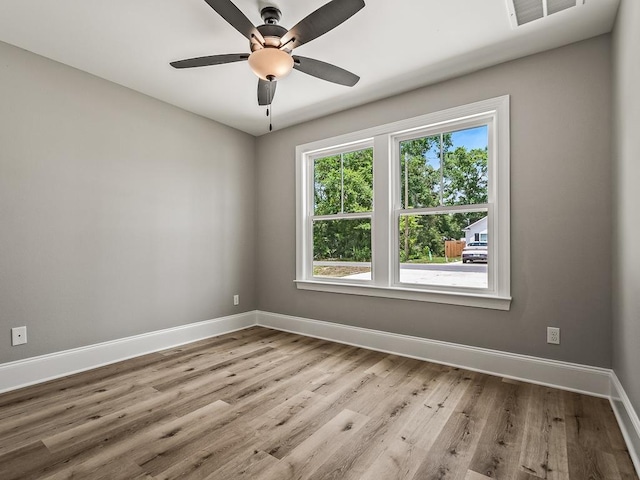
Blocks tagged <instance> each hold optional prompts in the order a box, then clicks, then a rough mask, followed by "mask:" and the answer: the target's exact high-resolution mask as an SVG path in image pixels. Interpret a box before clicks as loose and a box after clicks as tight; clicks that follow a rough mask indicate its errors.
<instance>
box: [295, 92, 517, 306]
mask: <svg viewBox="0 0 640 480" xmlns="http://www.w3.org/2000/svg"><path fill="white" fill-rule="evenodd" d="M485 124H487V125H489V152H490V155H489V158H488V180H489V181H488V185H489V189H488V202H487V203H486V204H484V205H482V206H481V207H482V208H486V210H487V212H488V214H489V219H488V222H487V223H488V228H487V234H488V237H489V246H488V254H489V259H490V260H489V264H488V281H489V285H488V288H486V289H478V288H463V287H441V286H434V285H417V284H407V283H404V284H403V283H399V281H398V280H399V279H398V274H399V258H398V255H397V245H398V238H399V233H398V232H397V231H396V230H397V228H396V226H397V225H398V223H397V222H398V218H399V215H400V212H401V210H400V205H399V199H400V195H399V184H398V185H396V183H398V182H396V181H395V180H396V179H398V178H400V177H399V172H398V170H399V168H400V162H399V161H398V158H397V153H396V152H399V148H398V145H399V142H400V141H401V140H404V139H407V138H417V137H420V136H424V135H423V133H426V134H427V135H431V134H433V133H439V132H448V131H452V130H459V129H463V128H471V127H472V126H478V125H485ZM371 145H373V149H374V151H373V184H374V185H373V192H374V193H373V212H372V218H371V222H372V230H371V231H372V238H371V246H372V257H373V258H372V279H371V280H350V279H344V278H337V279H336V278H319V277H314V276H313V232H312V219H313V215H314V212H313V208H314V198H313V193H314V192H313V188H314V185H313V161H314V159H316V158H321V157H324V156H329V155H334V154H337V153H341V152H348V151H354V150H358V149H361V148H367V147H369V146H371ZM509 155H510V143H509V96H508V95H505V96H502V97H497V98H492V99H488V100H483V101H480V102H475V103H472V104H469V105H463V106H459V107H454V108H450V109H447V110H443V111H440V112H434V113H429V114H426V115H421V116H419V117H415V118H410V119H407V120H402V121H399V122H394V123H390V124H387V125H381V126H378V127H374V128H369V129H366V130H362V131H358V132H353V133H348V134H345V135H340V136H338V137H333V138H328V139H323V140H319V141H316V142H311V143H307V144H304V145H299V146H298V147H296V280H295V283H296V286H297V288H299V289H304V290H316V291H322V292H332V293H344V294H355V295H366V296H376V297H387V298H398V299H405V300H418V301H427V302H436V303H447V304H453V305H464V306H472V307H481V308H492V309H497V310H509V308H510V305H511V265H510V261H511V252H510V218H509V217H510V185H509V183H510V182H509V178H510V172H509V163H510V159H509ZM476 207H480V206H474V208H473V210H474V211H476V210H477V208H476ZM414 210H415V211H416V212H419V211H421V210H428V211H429V212H430V213H452V212H463V211H465V210H470V208H469V206H465V205H460V206H441V207H436V208H430V209H414ZM344 215H345V216H349V215H352V214H344ZM355 215H357V214H355Z"/></svg>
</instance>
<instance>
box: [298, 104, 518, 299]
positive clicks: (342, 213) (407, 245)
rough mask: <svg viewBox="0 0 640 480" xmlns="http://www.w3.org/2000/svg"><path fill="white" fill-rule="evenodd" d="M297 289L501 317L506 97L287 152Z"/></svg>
mask: <svg viewBox="0 0 640 480" xmlns="http://www.w3.org/2000/svg"><path fill="white" fill-rule="evenodd" d="M296 180H297V181H296V185H297V257H296V261H297V262H296V263H297V265H296V283H297V286H298V288H302V289H308V290H320V291H328V292H336V293H346V294H357V295H370V296H383V297H392V298H403V299H411V300H421V301H432V302H439V303H451V304H457V305H469V306H477V307H485V308H496V309H504V310H506V309H509V305H510V300H511V298H510V251H509V247H510V245H509V98H508V97H507V96H505V97H499V98H496V99H491V100H485V101H482V102H477V103H474V104H471V105H466V106H462V107H456V108H452V109H449V110H446V111H442V112H437V113H432V114H428V115H424V116H421V117H418V118H413V119H409V120H405V121H401V122H396V123H393V124H390V125H384V126H380V127H376V128H373V129H369V130H366V131H361V132H355V133H352V134H348V135H343V136H340V137H336V138H332V139H326V140H321V141H318V142H314V143H310V144H306V145H301V146H299V147H298V148H297V149H296Z"/></svg>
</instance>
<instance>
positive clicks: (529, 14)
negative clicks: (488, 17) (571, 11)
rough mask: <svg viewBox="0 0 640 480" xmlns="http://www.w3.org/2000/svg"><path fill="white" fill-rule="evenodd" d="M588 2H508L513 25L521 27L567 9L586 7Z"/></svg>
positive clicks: (564, 0) (518, 0)
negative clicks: (579, 6)
mask: <svg viewBox="0 0 640 480" xmlns="http://www.w3.org/2000/svg"><path fill="white" fill-rule="evenodd" d="M585 1H586V0H507V5H508V7H509V15H510V16H511V24H512V25H513V27H514V28H515V27H519V26H521V25H524V24H526V23H529V22H533V21H534V20H540V19H541V18H544V17H547V16H549V15H553V14H554V13H558V12H561V11H563V10H566V9H567V8H571V7H575V6H578V5H584V3H585Z"/></svg>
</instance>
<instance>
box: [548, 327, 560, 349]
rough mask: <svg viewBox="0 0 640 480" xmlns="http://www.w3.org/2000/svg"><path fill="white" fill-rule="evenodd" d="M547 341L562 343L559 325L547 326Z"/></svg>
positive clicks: (556, 343)
mask: <svg viewBox="0 0 640 480" xmlns="http://www.w3.org/2000/svg"><path fill="white" fill-rule="evenodd" d="M547 343H553V344H555V345H560V329H559V328H558V327H547Z"/></svg>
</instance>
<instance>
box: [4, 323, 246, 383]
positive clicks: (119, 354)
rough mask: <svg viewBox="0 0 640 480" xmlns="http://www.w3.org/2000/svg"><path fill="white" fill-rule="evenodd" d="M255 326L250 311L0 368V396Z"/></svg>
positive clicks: (65, 351)
mask: <svg viewBox="0 0 640 480" xmlns="http://www.w3.org/2000/svg"><path fill="white" fill-rule="evenodd" d="M255 324H256V312H255V311H250V312H245V313H240V314H237V315H230V316H227V317H220V318H216V319H213V320H205V321H203V322H197V323H189V324H187V325H180V326H179V327H173V328H167V329H164V330H157V331H155V332H149V333H143V334H141V335H134V336H132V337H126V338H121V339H117V340H111V341H108V342H103V343H97V344H95V345H88V346H86V347H80V348H74V349H71V350H64V351H61V352H55V353H50V354H47V355H41V356H38V357H31V358H27V359H24V360H17V361H15V362H9V363H4V364H1V365H0V393H2V392H7V391H9V390H16V389H18V388H22V387H26V386H29V385H33V384H36V383H42V382H46V381H48V380H53V379H55V378H60V377H65V376H67V375H72V374H74V373H78V372H83V371H85V370H90V369H92V368H97V367H101V366H103V365H108V364H111V363H115V362H119V361H122V360H127V359H129V358H133V357H138V356H140V355H145V354H147V353H152V352H157V351H159V350H164V349H167V348H173V347H176V346H178V345H183V344H185V343H191V342H195V341H197V340H202V339H205V338H209V337H215V336H218V335H222V334H225V333H231V332H234V331H236V330H242V329H245V328H248V327H251V326H253V325H255Z"/></svg>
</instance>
